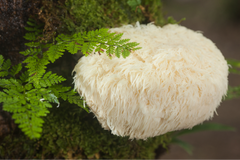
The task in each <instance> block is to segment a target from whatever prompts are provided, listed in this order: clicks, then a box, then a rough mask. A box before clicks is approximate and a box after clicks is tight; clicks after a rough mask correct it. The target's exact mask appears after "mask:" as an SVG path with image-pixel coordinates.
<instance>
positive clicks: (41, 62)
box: [24, 53, 49, 87]
mask: <svg viewBox="0 0 240 160" xmlns="http://www.w3.org/2000/svg"><path fill="white" fill-rule="evenodd" d="M24 63H27V65H26V68H28V72H29V76H30V79H29V80H30V81H32V82H33V83H34V85H35V87H40V85H39V79H40V78H41V77H42V75H43V74H44V73H45V72H46V71H45V70H46V65H47V64H49V61H48V56H47V54H46V53H45V54H43V57H42V58H38V56H37V55H34V56H29V57H27V58H26V59H25V61H24Z"/></svg>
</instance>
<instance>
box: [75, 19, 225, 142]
mask: <svg viewBox="0 0 240 160" xmlns="http://www.w3.org/2000/svg"><path fill="white" fill-rule="evenodd" d="M110 32H116V33H124V34H123V36H122V38H123V39H130V40H131V41H132V42H138V43H140V45H139V46H140V47H142V49H140V50H136V51H133V52H131V54H130V56H129V57H127V58H126V59H124V58H122V57H121V58H117V57H116V56H114V55H113V56H112V59H110V58H109V57H108V56H107V54H101V55H99V54H94V53H92V54H90V55H89V56H87V57H82V58H81V59H80V60H79V62H78V63H77V65H76V67H75V69H74V71H75V72H76V74H75V76H74V83H75V89H76V90H77V91H78V92H79V93H80V95H81V96H83V97H85V100H86V103H87V105H88V106H89V107H90V109H91V111H92V112H93V113H94V114H95V115H96V117H97V119H98V121H99V122H100V123H101V125H102V127H103V128H104V129H110V130H111V132H112V134H115V135H119V136H130V137H129V138H130V139H133V138H136V139H147V138H148V137H154V136H158V135H161V134H164V133H167V132H170V131H174V130H180V129H185V128H192V127H193V126H195V125H197V124H200V123H202V122H203V121H205V120H209V119H210V118H212V117H213V115H214V112H215V111H216V108H217V107H218V106H219V105H220V102H221V100H222V97H223V96H225V95H226V92H227V87H228V78H227V77H228V65H227V62H226V60H225V59H224V57H223V55H222V53H221V52H220V50H219V49H218V48H217V47H216V46H215V44H214V43H213V42H212V41H211V40H209V39H208V38H206V37H204V36H203V35H202V34H201V33H199V32H194V31H192V30H190V29H187V28H186V27H183V26H180V25H171V24H169V25H166V26H164V27H162V28H161V27H157V26H155V25H154V24H148V25H140V24H139V23H137V24H136V26H132V25H125V26H123V27H120V28H112V29H110Z"/></svg>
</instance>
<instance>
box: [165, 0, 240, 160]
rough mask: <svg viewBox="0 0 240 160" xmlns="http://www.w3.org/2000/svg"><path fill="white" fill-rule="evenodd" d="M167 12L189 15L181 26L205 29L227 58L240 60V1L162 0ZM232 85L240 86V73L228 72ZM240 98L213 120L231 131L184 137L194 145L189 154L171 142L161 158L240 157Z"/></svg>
mask: <svg viewBox="0 0 240 160" xmlns="http://www.w3.org/2000/svg"><path fill="white" fill-rule="evenodd" d="M163 9H164V12H165V13H166V15H170V16H173V17H174V18H175V19H176V20H180V19H181V18H183V17H186V21H183V22H181V25H183V26H186V27H188V28H190V29H192V30H195V31H196V30H198V31H202V32H203V35H204V36H206V37H207V38H209V39H211V40H212V41H213V42H214V43H215V44H216V46H217V47H218V48H219V49H220V50H221V51H222V53H223V55H224V57H225V58H226V59H237V60H240V1H239V0H163ZM229 84H230V85H231V86H238V85H240V76H239V75H236V74H230V75H229ZM239 104H240V99H233V100H227V101H224V102H222V104H221V105H220V107H219V108H218V110H217V113H218V115H215V117H214V118H213V119H212V120H211V122H216V123H221V124H225V125H229V126H232V127H234V128H235V129H236V131H234V132H229V131H225V132H224V131H222V132H221V131H206V132H198V133H194V134H191V135H186V136H182V138H181V140H184V141H186V142H188V143H190V144H192V145H193V146H194V148H193V154H192V155H189V154H188V153H186V152H185V151H184V150H183V149H182V148H180V147H178V146H175V145H171V147H170V150H169V151H168V152H167V153H165V155H163V156H161V158H162V159H185V158H191V159H194V158H200V159H206V158H207V159H228V158H231V159H232V158H234V159H238V158H240V108H239V107H240V106H239Z"/></svg>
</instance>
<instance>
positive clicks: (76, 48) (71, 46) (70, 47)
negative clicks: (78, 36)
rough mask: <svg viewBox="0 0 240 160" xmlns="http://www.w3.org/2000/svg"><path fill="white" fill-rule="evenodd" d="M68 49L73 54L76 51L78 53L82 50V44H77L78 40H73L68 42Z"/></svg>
mask: <svg viewBox="0 0 240 160" xmlns="http://www.w3.org/2000/svg"><path fill="white" fill-rule="evenodd" d="M66 49H67V50H68V52H70V53H71V54H75V53H77V52H78V51H79V50H80V46H79V45H77V44H76V42H74V41H72V42H70V43H68V45H67V47H66Z"/></svg>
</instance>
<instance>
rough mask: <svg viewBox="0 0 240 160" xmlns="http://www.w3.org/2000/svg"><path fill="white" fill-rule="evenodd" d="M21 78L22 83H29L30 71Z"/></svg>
mask: <svg viewBox="0 0 240 160" xmlns="http://www.w3.org/2000/svg"><path fill="white" fill-rule="evenodd" d="M19 78H20V80H21V82H22V83H24V82H27V81H28V79H29V73H28V71H25V72H23V73H22V74H21V75H20V77H19Z"/></svg>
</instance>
